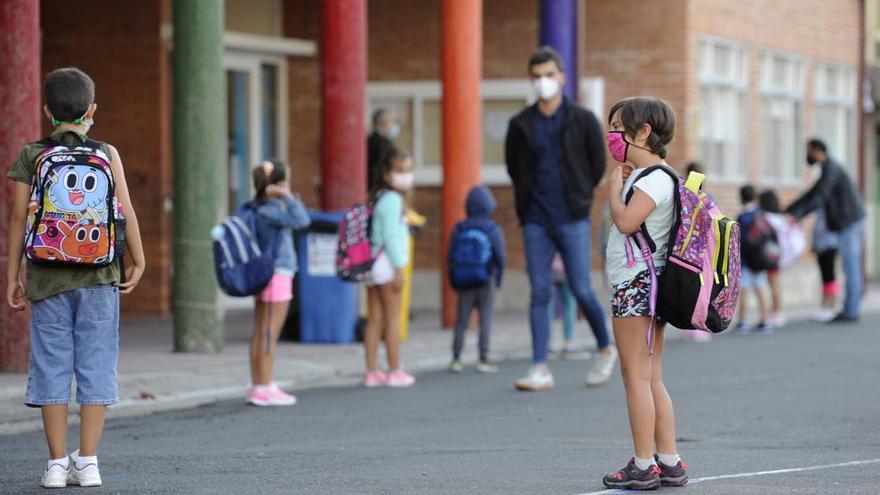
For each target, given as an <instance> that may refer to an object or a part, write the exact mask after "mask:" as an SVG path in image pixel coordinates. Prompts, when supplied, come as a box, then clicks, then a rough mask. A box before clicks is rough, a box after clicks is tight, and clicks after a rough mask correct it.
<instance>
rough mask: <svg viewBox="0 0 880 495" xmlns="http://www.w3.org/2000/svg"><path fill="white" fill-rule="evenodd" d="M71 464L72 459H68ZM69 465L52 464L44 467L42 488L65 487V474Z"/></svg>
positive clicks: (68, 471) (67, 472) (68, 470)
mask: <svg viewBox="0 0 880 495" xmlns="http://www.w3.org/2000/svg"><path fill="white" fill-rule="evenodd" d="M70 464H73V461H70ZM70 468H71V466H70V465H68V466H67V468H65V467H64V466H62V465H61V464H52V465H51V466H47V467H46V472H44V473H43V481H42V485H43V488H65V487H66V486H67V475H68V474H69V473H70Z"/></svg>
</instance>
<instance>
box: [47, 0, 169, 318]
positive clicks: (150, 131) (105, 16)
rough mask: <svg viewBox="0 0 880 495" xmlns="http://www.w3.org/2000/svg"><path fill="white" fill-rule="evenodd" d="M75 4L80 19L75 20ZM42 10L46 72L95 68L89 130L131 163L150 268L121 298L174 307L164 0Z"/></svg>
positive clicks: (138, 307) (131, 306)
mask: <svg viewBox="0 0 880 495" xmlns="http://www.w3.org/2000/svg"><path fill="white" fill-rule="evenodd" d="M71 9H73V10H71ZM72 12H75V13H76V16H77V18H78V19H79V20H80V21H75V20H71V17H70V15H71V13H72ZM40 15H41V29H42V33H43V53H42V55H43V60H42V64H43V72H44V73H45V72H48V71H50V70H52V69H55V68H58V67H66V66H76V67H79V68H80V69H82V70H84V71H85V72H87V73H88V74H89V75H91V77H92V78H93V79H94V80H95V86H96V103H97V104H98V110H97V112H96V114H95V127H94V129H93V130H92V132H91V133H90V134H91V136H92V137H94V138H95V139H98V140H102V141H106V142H109V143H111V144H113V145H114V146H116V148H117V149H118V150H119V153H120V155H121V156H122V160H123V163H124V165H125V172H126V180H127V182H128V187H129V190H130V192H131V197H132V202H133V203H134V207H135V210H136V211H137V213H138V220H139V222H140V230H141V236H142V237H143V240H144V249H145V251H146V257H147V272H146V273H145V275H144V278H143V279H142V281H141V284H140V286H139V287H138V289H137V291H136V292H135V295H133V296H131V297H124V298H123V306H122V307H123V310H124V311H126V312H135V313H168V312H169V310H170V308H169V302H170V291H171V280H170V270H171V248H170V246H171V243H170V238H171V230H170V216H169V215H168V214H166V213H165V211H164V208H163V203H164V200H165V198H168V197H170V195H171V194H170V188H171V161H170V154H169V147H170V140H171V137H170V133H169V128H168V121H169V119H168V104H167V102H168V84H167V82H168V66H167V64H166V59H165V56H164V55H165V53H164V48H163V46H162V45H161V42H160V39H159V25H160V18H161V15H162V6H161V5H160V2H159V1H158V0H144V1H139V2H118V1H114V0H81V1H78V2H76V6H75V8H73V7H72V6H71V4H70V2H65V1H61V0H43V1H42V2H41V12H40ZM47 125H48V124H47ZM48 130H49V128H48V127H45V128H44V131H46V132H48Z"/></svg>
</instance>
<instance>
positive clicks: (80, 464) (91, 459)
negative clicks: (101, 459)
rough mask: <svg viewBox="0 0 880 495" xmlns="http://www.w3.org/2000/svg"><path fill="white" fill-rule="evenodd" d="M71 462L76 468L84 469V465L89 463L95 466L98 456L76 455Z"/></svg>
mask: <svg viewBox="0 0 880 495" xmlns="http://www.w3.org/2000/svg"><path fill="white" fill-rule="evenodd" d="M73 463H74V465H76V468H77V469H85V467H86V466H88V465H89V464H94V465H95V466H97V465H98V456H96V455H91V456H88V457H84V456H80V457H77V458H76V459H74V462H73Z"/></svg>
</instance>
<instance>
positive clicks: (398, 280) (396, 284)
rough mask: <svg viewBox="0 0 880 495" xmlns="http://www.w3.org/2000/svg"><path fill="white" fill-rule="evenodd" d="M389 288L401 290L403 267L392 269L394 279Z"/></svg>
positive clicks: (395, 290) (396, 290)
mask: <svg viewBox="0 0 880 495" xmlns="http://www.w3.org/2000/svg"><path fill="white" fill-rule="evenodd" d="M391 288H392V289H394V292H400V291H401V290H403V268H398V269H397V270H394V280H393V281H391Z"/></svg>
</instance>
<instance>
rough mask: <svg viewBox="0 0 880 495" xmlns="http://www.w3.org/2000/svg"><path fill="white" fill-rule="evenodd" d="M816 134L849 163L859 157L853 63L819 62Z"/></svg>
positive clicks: (834, 155)
mask: <svg viewBox="0 0 880 495" xmlns="http://www.w3.org/2000/svg"><path fill="white" fill-rule="evenodd" d="M815 87H816V94H815V98H816V100H815V101H816V113H815V119H816V126H815V128H814V129H815V135H816V137H818V138H819V139H822V140H823V141H825V144H827V145H828V153H829V154H830V155H831V156H832V157H834V158H836V159H838V160H839V161H840V162H841V163H842V164H844V165H845V166H847V167H854V166H855V161H856V131H855V127H856V93H857V91H856V75H855V69H854V68H852V67H847V66H841V65H832V64H818V65H817V66H816V84H815Z"/></svg>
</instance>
